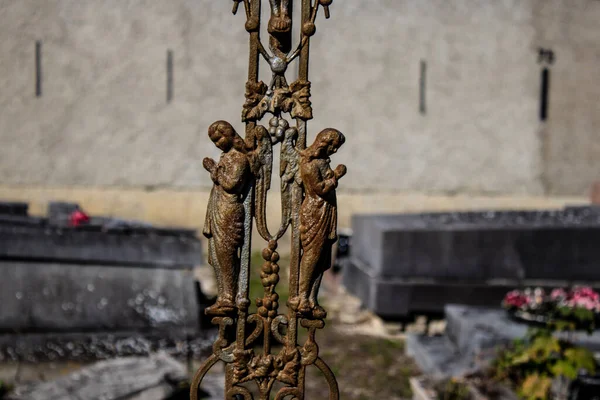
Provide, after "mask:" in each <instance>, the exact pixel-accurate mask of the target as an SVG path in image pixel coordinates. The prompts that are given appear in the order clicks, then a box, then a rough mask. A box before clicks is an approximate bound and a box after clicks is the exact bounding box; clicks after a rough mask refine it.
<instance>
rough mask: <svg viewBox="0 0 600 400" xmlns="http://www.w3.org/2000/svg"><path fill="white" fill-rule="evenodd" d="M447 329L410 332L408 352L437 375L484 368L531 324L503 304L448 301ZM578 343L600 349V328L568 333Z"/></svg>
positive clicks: (428, 370)
mask: <svg viewBox="0 0 600 400" xmlns="http://www.w3.org/2000/svg"><path fill="white" fill-rule="evenodd" d="M445 312H446V332H445V334H444V335H440V336H434V337H429V336H426V335H420V334H408V335H407V340H406V352H407V354H408V355H410V356H412V357H413V358H414V359H415V362H416V363H417V365H418V366H419V368H421V370H422V371H423V372H424V373H426V374H429V375H432V376H434V377H436V378H440V379H441V378H448V377H453V376H454V377H458V376H461V375H464V374H468V373H471V372H475V371H476V370H478V369H481V368H484V367H485V366H486V365H488V363H489V362H490V361H491V360H492V359H493V358H494V357H495V355H496V354H497V349H498V348H499V347H500V346H503V345H506V344H509V343H510V342H512V341H513V340H514V339H522V338H524V337H525V335H526V333H527V330H528V328H529V327H530V325H528V324H525V323H522V322H517V321H515V320H513V319H511V318H510V317H509V316H508V314H507V313H506V311H504V310H502V309H499V308H488V307H474V306H467V305H453V304H450V305H447V306H446V307H445ZM557 335H558V336H563V337H564V338H567V337H568V338H570V340H572V341H573V342H574V343H575V344H577V345H579V346H584V347H587V348H588V349H590V350H592V351H594V352H600V331H596V332H594V333H593V334H592V335H588V334H587V333H586V332H575V333H573V334H571V335H570V336H568V334H566V333H557Z"/></svg>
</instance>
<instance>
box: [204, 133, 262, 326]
mask: <svg viewBox="0 0 600 400" xmlns="http://www.w3.org/2000/svg"><path fill="white" fill-rule="evenodd" d="M208 136H209V137H210V140H211V141H212V142H213V143H214V144H215V145H216V146H217V147H218V148H219V149H220V150H221V151H222V152H223V153H222V154H221V157H220V159H219V162H218V163H217V162H215V160H213V159H211V158H205V159H204V161H203V166H204V168H205V169H206V170H207V171H208V172H210V178H211V179H212V181H213V188H212V191H211V192H210V198H209V201H208V211H207V213H206V220H205V223H204V230H203V233H204V236H206V238H207V239H208V263H209V264H210V265H212V267H213V268H214V270H215V275H216V280H217V288H218V295H217V301H216V303H215V304H214V305H212V306H211V307H208V308H207V309H206V313H207V314H212V315H225V314H228V313H230V312H232V311H234V310H235V295H236V291H237V279H238V275H239V270H240V256H239V254H240V249H241V248H242V246H243V243H244V220H245V210H244V197H245V195H247V188H248V185H249V183H250V181H251V171H250V163H249V161H248V157H247V155H246V148H245V145H244V141H243V140H242V138H241V137H240V136H239V135H238V134H237V133H236V131H235V130H234V129H233V127H232V126H231V124H229V123H228V122H225V121H217V122H215V123H213V124H212V125H211V126H210V127H209V128H208Z"/></svg>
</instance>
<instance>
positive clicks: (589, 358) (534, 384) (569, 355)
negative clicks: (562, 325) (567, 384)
mask: <svg viewBox="0 0 600 400" xmlns="http://www.w3.org/2000/svg"><path fill="white" fill-rule="evenodd" d="M493 367H494V368H493V370H494V375H495V377H496V378H497V379H499V380H503V381H506V380H508V381H510V382H511V383H513V384H514V385H515V386H516V387H517V392H518V394H519V396H520V397H522V398H523V399H526V400H544V399H546V398H547V396H548V392H549V390H550V385H551V383H552V380H553V379H554V378H555V377H558V376H564V377H566V378H568V379H575V378H576V377H577V373H578V371H579V370H580V369H586V370H588V371H590V372H591V373H594V371H595V370H596V367H597V365H596V361H595V360H594V356H593V354H592V352H590V351H589V350H587V349H585V348H582V347H576V346H574V345H573V344H572V343H570V342H568V341H566V340H562V339H558V338H556V337H554V336H553V335H552V330H551V329H550V327H547V328H546V329H535V330H530V331H529V332H528V334H527V336H526V338H525V339H524V340H517V341H515V342H513V344H512V346H510V347H509V348H507V349H504V350H502V351H501V352H500V353H499V355H498V358H497V359H496V360H495V363H494V366H493Z"/></svg>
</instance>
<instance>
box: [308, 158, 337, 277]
mask: <svg viewBox="0 0 600 400" xmlns="http://www.w3.org/2000/svg"><path fill="white" fill-rule="evenodd" d="M300 169H301V174H302V181H303V182H304V187H305V191H306V197H305V198H304V201H303V202H302V206H301V207H300V221H302V222H301V224H300V241H301V243H302V249H303V250H304V253H305V254H306V253H312V254H320V256H319V260H321V261H326V260H327V259H328V258H329V257H328V255H327V254H324V252H331V245H332V243H334V242H335V241H336V239H337V199H336V195H335V190H331V191H329V192H327V193H323V192H322V191H321V188H320V185H322V184H323V182H324V181H325V180H327V179H331V178H332V177H333V171H332V170H331V168H330V167H329V162H328V161H327V160H323V159H313V160H311V161H309V162H307V163H301V164H300ZM323 256H326V258H325V259H323ZM321 268H322V271H324V270H326V269H327V268H329V264H327V265H322V266H321Z"/></svg>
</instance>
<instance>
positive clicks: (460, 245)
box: [343, 207, 600, 318]
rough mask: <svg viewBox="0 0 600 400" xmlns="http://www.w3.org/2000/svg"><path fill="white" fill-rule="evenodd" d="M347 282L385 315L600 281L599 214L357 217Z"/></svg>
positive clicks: (580, 210)
mask: <svg viewBox="0 0 600 400" xmlns="http://www.w3.org/2000/svg"><path fill="white" fill-rule="evenodd" d="M352 229H353V237H352V240H353V247H352V253H351V256H350V258H349V259H348V260H347V261H346V263H345V264H344V268H343V273H344V277H343V283H344V285H345V286H346V287H347V288H348V290H349V291H350V292H351V293H352V294H354V295H356V296H358V297H359V298H360V299H361V300H362V301H363V303H364V305H365V306H366V307H368V308H370V309H371V310H373V311H375V312H376V313H378V314H380V315H382V316H385V317H392V318H393V317H400V318H401V317H406V316H408V315H409V314H410V313H413V312H441V311H442V310H443V306H444V304H447V303H465V304H474V305H478V304H479V305H497V304H499V302H500V301H501V300H502V297H503V296H504V294H505V293H506V292H507V291H508V290H510V289H512V288H514V287H516V286H520V285H529V284H531V285H540V286H544V287H552V286H561V285H567V284H570V283H573V282H595V283H597V282H600V268H597V265H598V264H597V261H598V259H600V247H599V246H597V243H599V242H600V212H598V210H597V209H596V208H594V207H568V208H566V209H564V210H556V211H502V212H499V211H482V212H460V213H429V214H404V215H356V216H354V217H353V219H352Z"/></svg>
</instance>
